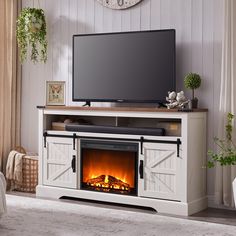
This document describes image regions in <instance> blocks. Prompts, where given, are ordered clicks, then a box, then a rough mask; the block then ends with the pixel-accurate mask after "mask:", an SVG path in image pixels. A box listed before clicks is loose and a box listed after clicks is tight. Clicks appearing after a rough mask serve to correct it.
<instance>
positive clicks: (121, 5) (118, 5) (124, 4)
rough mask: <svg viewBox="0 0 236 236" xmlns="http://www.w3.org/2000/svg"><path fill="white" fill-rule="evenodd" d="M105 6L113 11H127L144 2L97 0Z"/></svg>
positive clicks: (137, 0)
mask: <svg viewBox="0 0 236 236" xmlns="http://www.w3.org/2000/svg"><path fill="white" fill-rule="evenodd" d="M97 1H98V2H99V3H101V4H102V5H103V6H105V7H108V8H111V9H116V10H120V9H126V8H129V7H132V6H134V5H136V4H138V3H139V2H141V1H142V0H97Z"/></svg>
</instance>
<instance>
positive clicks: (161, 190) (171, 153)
mask: <svg viewBox="0 0 236 236" xmlns="http://www.w3.org/2000/svg"><path fill="white" fill-rule="evenodd" d="M140 165H141V168H142V170H143V176H141V178H140V175H139V196H143V197H151V198H160V199H169V200H180V199H181V192H182V186H183V185H184V183H182V182H181V179H182V177H181V176H182V173H183V171H184V169H183V160H182V151H181V146H180V150H179V156H178V155H177V145H176V144H158V143H144V145H143V155H140Z"/></svg>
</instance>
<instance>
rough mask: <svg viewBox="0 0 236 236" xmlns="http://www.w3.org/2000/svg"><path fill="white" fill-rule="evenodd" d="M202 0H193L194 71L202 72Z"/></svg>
mask: <svg viewBox="0 0 236 236" xmlns="http://www.w3.org/2000/svg"><path fill="white" fill-rule="evenodd" d="M202 2H203V1H202V0H192V71H194V72H197V73H199V74H200V75H201V74H202V4H203V3H202Z"/></svg>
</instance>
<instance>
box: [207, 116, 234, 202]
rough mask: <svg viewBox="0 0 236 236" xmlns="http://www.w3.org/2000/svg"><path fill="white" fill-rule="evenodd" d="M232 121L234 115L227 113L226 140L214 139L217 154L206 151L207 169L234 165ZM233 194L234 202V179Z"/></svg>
mask: <svg viewBox="0 0 236 236" xmlns="http://www.w3.org/2000/svg"><path fill="white" fill-rule="evenodd" d="M233 119H234V115H233V114H231V113H228V115H227V124H226V126H225V134H226V139H219V138H216V137H215V138H214V142H215V144H216V145H217V147H218V150H219V151H218V152H217V153H215V152H213V151H212V150H210V151H208V155H209V157H210V160H209V161H208V167H209V168H212V167H214V166H215V164H216V163H220V165H221V166H227V165H236V145H235V143H234V142H233V141H232V131H233ZM233 192H234V201H235V202H236V178H235V179H234V181H233Z"/></svg>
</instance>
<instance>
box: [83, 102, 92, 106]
mask: <svg viewBox="0 0 236 236" xmlns="http://www.w3.org/2000/svg"><path fill="white" fill-rule="evenodd" d="M83 107H91V102H90V101H86V102H85V104H84V105H83Z"/></svg>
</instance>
